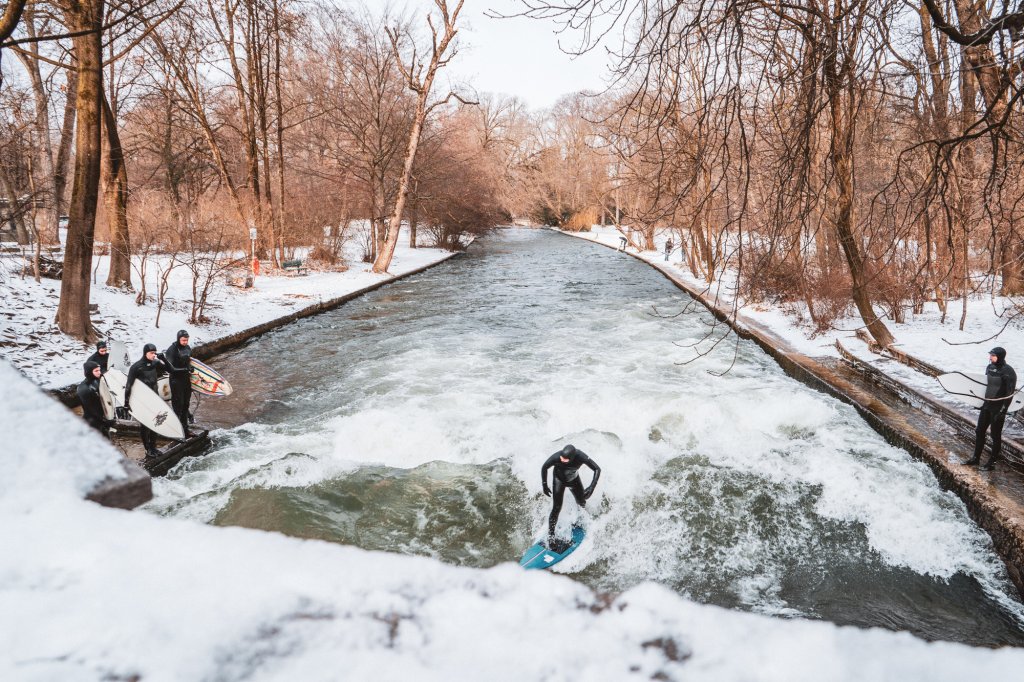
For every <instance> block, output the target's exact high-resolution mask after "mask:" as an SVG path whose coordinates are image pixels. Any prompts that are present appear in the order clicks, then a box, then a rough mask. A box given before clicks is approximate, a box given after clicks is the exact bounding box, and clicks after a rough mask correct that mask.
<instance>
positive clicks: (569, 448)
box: [562, 445, 576, 457]
mask: <svg viewBox="0 0 1024 682" xmlns="http://www.w3.org/2000/svg"><path fill="white" fill-rule="evenodd" d="M575 454H576V446H575V445H566V446H565V447H564V448H562V457H572V456H573V455H575Z"/></svg>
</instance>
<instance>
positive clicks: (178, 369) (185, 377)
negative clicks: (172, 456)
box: [164, 329, 192, 438]
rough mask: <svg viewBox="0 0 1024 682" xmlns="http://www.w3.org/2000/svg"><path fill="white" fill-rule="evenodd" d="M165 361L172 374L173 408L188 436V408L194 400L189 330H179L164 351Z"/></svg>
mask: <svg viewBox="0 0 1024 682" xmlns="http://www.w3.org/2000/svg"><path fill="white" fill-rule="evenodd" d="M164 362H166V363H167V371H168V372H170V375H171V376H170V384H171V408H172V409H173V410H174V414H176V415H177V416H178V421H180V422H181V430H182V431H184V432H185V437H186V438H187V437H188V408H189V405H190V404H191V402H192V347H191V346H189V345H188V332H187V331H185V330H184V329H182V330H181V331H179V332H178V336H177V339H176V340H175V341H174V343H173V344H171V347H170V348H168V349H167V351H166V352H164Z"/></svg>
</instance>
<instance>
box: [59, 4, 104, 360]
mask: <svg viewBox="0 0 1024 682" xmlns="http://www.w3.org/2000/svg"><path fill="white" fill-rule="evenodd" d="M62 5H63V8H64V15H65V22H66V25H67V27H68V28H69V29H70V30H71V31H73V32H85V33H84V35H78V36H76V37H74V38H72V46H73V49H74V51H75V59H76V61H77V63H78V89H77V91H76V93H75V97H76V99H77V100H78V101H77V105H76V108H77V120H76V127H77V133H76V135H75V176H74V177H75V179H74V185H73V188H72V191H71V205H70V211H69V215H68V217H69V222H68V236H67V244H66V246H65V249H64V274H63V277H62V278H61V282H60V304H59V306H58V308H57V326H58V327H59V328H60V330H61V331H62V332H64V333H65V334H69V335H71V336H74V337H75V338H78V339H81V340H82V341H86V342H89V341H92V339H93V329H92V321H91V320H90V319H89V291H90V283H91V279H90V275H91V274H92V247H93V235H94V231H95V227H96V203H97V200H98V195H99V184H100V157H101V155H102V152H101V149H100V129H101V126H102V122H101V116H102V109H103V105H102V99H103V41H102V37H103V36H102V30H101V26H102V21H103V5H104V0H82V2H79V3H68V2H66V3H62ZM69 96H70V94H69Z"/></svg>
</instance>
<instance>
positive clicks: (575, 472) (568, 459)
mask: <svg viewBox="0 0 1024 682" xmlns="http://www.w3.org/2000/svg"><path fill="white" fill-rule="evenodd" d="M584 465H586V466H588V467H590V469H591V470H592V471H593V472H594V477H593V478H592V479H591V480H590V486H589V487H588V488H587V489H586V490H584V489H583V482H582V481H580V467H582V466H584ZM551 468H554V471H553V472H552V475H551V485H552V488H554V493H553V495H552V490H551V488H548V469H551ZM600 477H601V467H599V466H597V462H595V461H594V460H592V459H590V457H589V456H587V453H585V452H583V451H582V450H578V449H577V448H576V447H574V446H572V445H566V446H565V447H564V448H562V449H561V450H559V451H558V452H556V453H555V454H553V455H551V456H550V457H548V458H547V460H546V461H545V462H544V465H543V466H542V467H541V468H540V480H541V486H542V487H543V489H544V494H545V495H547V496H548V497H551V498H552V501H551V515H550V516H549V517H548V547H549V548H551V549H554V548H555V545H556V540H555V525H556V524H557V523H558V515H559V513H561V511H562V498H563V497H564V496H565V489H566V488H569V490H571V491H572V496H573V497H574V498H575V499H576V504H578V505H579V506H580V507H581V508H582V507H586V506H587V500H588V499H589V498H590V496H591V495H593V494H594V488H595V487H596V486H597V479H599V478H600ZM581 539H582V538H581Z"/></svg>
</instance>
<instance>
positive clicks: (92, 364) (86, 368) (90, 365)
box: [82, 360, 100, 379]
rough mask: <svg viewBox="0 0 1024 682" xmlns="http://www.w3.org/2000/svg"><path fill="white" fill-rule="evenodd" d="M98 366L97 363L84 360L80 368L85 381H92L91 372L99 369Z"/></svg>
mask: <svg viewBox="0 0 1024 682" xmlns="http://www.w3.org/2000/svg"><path fill="white" fill-rule="evenodd" d="M99 366H100V363H98V362H93V361H92V360H86V361H85V365H83V366H82V369H83V370H84V371H85V378H86V379H92V378H93V376H92V371H93V370H94V369H96V368H97V367H99Z"/></svg>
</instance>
